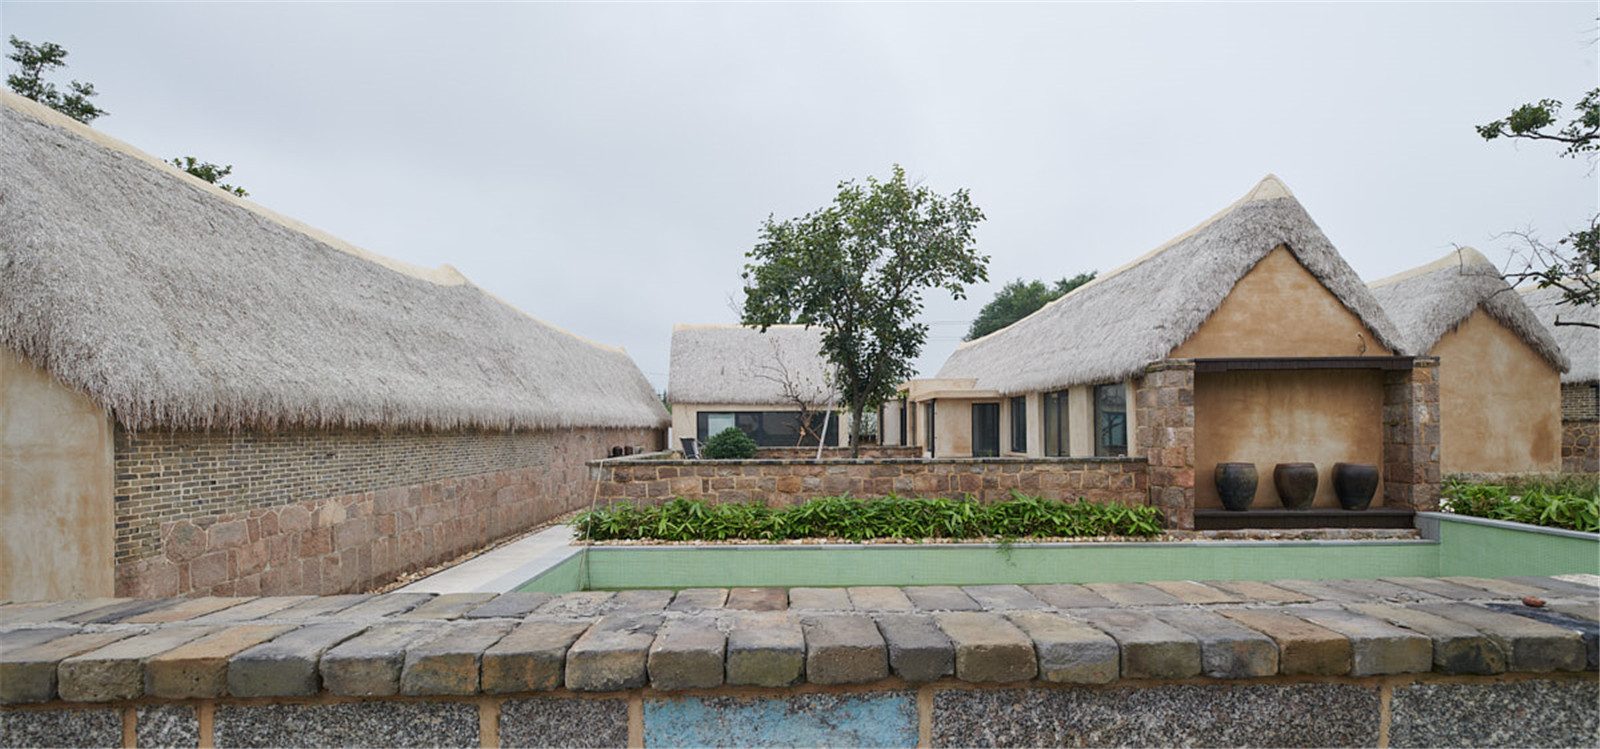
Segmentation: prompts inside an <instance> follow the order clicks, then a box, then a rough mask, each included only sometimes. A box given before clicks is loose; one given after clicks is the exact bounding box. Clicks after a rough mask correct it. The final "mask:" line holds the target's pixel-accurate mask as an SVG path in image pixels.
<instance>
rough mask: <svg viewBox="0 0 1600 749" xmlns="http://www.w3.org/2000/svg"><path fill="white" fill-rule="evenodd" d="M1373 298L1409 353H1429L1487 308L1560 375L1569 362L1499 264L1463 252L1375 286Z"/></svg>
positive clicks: (1447, 256) (1566, 368) (1373, 283)
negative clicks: (1392, 323) (1451, 333)
mask: <svg viewBox="0 0 1600 749" xmlns="http://www.w3.org/2000/svg"><path fill="white" fill-rule="evenodd" d="M1371 286H1372V293H1373V295H1374V296H1376V297H1377V298H1378V303H1379V304H1382V305H1383V309H1384V312H1386V313H1388V315H1389V319H1390V320H1392V321H1394V323H1395V325H1396V326H1397V327H1399V328H1400V333H1401V335H1403V336H1405V339H1406V344H1407V350H1408V351H1411V352H1413V353H1415V354H1417V355H1424V354H1427V353H1428V352H1429V351H1432V350H1433V347H1434V346H1435V345H1436V344H1438V343H1439V339H1441V338H1443V337H1444V336H1445V334H1447V333H1450V332H1452V331H1454V330H1455V329H1456V328H1459V327H1460V326H1461V324H1462V323H1464V322H1466V321H1467V318H1469V317H1471V316H1472V313H1473V312H1476V311H1478V310H1479V309H1482V310H1483V311H1484V312H1485V313H1486V314H1488V315H1489V317H1491V318H1493V319H1494V320H1495V322H1498V323H1500V324H1501V325H1503V326H1505V327H1506V329H1507V330H1510V331H1511V332H1512V333H1515V334H1516V336H1517V337H1518V338H1520V339H1521V340H1522V342H1523V343H1526V344H1527V345H1528V347H1529V348H1531V349H1533V350H1534V351H1536V352H1538V354H1539V356H1540V357H1541V358H1543V359H1544V360H1545V362H1547V363H1548V364H1549V365H1550V366H1551V367H1553V368H1555V369H1556V371H1558V372H1565V371H1567V370H1568V369H1569V368H1570V363H1569V362H1568V360H1567V357H1566V355H1565V354H1563V353H1561V347H1560V346H1559V345H1558V344H1557V343H1556V339H1555V337H1554V336H1552V335H1551V334H1550V331H1549V330H1548V329H1546V328H1545V326H1544V325H1543V324H1542V323H1540V322H1539V318H1538V317H1537V316H1535V315H1534V313H1533V311H1532V310H1531V309H1529V308H1528V305H1527V304H1526V303H1525V302H1524V301H1523V298H1522V295H1520V294H1517V293H1516V292H1515V291H1513V290H1512V288H1511V285H1510V284H1508V283H1506V280H1505V278H1503V277H1502V276H1501V275H1500V269H1499V268H1496V267H1495V265H1494V263H1491V262H1489V259H1488V258H1486V257H1484V256H1483V255H1482V254H1481V253H1479V252H1478V251H1477V250H1474V249H1472V248H1471V247H1463V248H1461V249H1458V250H1455V251H1452V252H1451V253H1449V254H1447V255H1445V256H1444V257H1441V258H1439V259H1438V260H1435V261H1433V262H1431V263H1428V264H1426V265H1422V266H1418V267H1416V268H1412V269H1411V270H1408V271H1404V272H1402V273H1398V274H1396V275H1393V276H1390V277H1388V278H1382V279H1379V280H1377V281H1373V282H1372V284H1371Z"/></svg>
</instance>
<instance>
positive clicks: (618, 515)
mask: <svg viewBox="0 0 1600 749" xmlns="http://www.w3.org/2000/svg"><path fill="white" fill-rule="evenodd" d="M572 526H573V527H574V528H575V529H577V531H578V537H579V538H581V539H587V540H594V541H607V540H613V539H646V538H648V539H656V540H660V541H689V540H706V541H725V540H728V539H745V540H753V541H781V540H785V539H797V538H843V539H848V540H851V541H866V540H870V539H875V538H894V539H922V538H946V539H960V538H1001V539H1015V538H1071V537H1083V536H1145V537H1149V536H1156V535H1159V534H1160V533H1161V512H1160V511H1159V510H1157V509H1155V508H1153V507H1129V506H1126V505H1120V504H1099V503H1096V502H1086V501H1082V500H1079V501H1077V502H1058V501H1054V500H1047V499H1042V498H1040V497H1032V496H1028V495H1025V494H1022V493H1020V492H1015V491H1013V492H1012V498H1011V499H1010V500H1007V501H1004V502H995V503H993V504H981V503H978V502H974V501H972V500H970V499H967V500H955V499H939V498H926V497H897V496H894V495H890V496H888V497H884V498H882V499H867V500H861V499H855V498H852V497H816V498H814V499H810V500H808V501H806V502H804V503H802V504H799V505H796V506H794V507H787V508H783V509H778V510H774V509H770V508H768V507H766V506H765V505H763V504H761V503H759V502H730V503H726V504H720V505H712V504H707V503H706V502H705V501H704V500H698V499H684V498H682V497H679V498H676V499H673V500H671V501H668V502H666V503H665V504H662V505H660V506H644V507H640V506H636V505H634V504H632V503H620V504H615V505H612V506H610V507H607V508H603V509H596V510H591V511H588V512H583V513H580V514H579V515H578V516H577V517H576V518H574V519H573V520H572Z"/></svg>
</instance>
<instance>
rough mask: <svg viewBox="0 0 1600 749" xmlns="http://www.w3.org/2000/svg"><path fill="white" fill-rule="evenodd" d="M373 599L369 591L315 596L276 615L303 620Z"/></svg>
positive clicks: (339, 611) (332, 612)
mask: <svg viewBox="0 0 1600 749" xmlns="http://www.w3.org/2000/svg"><path fill="white" fill-rule="evenodd" d="M372 599H373V595H372V594H371V593H344V594H341V595H336V596H317V597H316V598H312V599H309V600H307V601H305V602H303V603H300V604H296V605H294V606H291V607H289V608H286V609H283V610H282V611H279V612H278V617H279V618H283V619H294V620H296V621H305V620H307V619H315V618H317V617H319V616H332V615H334V614H340V613H342V612H346V611H348V610H350V609H353V608H355V607H356V606H359V605H361V604H363V603H366V602H367V601H370V600H372Z"/></svg>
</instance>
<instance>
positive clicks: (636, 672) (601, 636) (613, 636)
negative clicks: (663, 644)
mask: <svg viewBox="0 0 1600 749" xmlns="http://www.w3.org/2000/svg"><path fill="white" fill-rule="evenodd" d="M661 621H662V618H661V615H660V614H610V615H607V616H604V617H601V618H600V621H598V622H595V624H594V626H592V627H590V628H589V630H588V631H586V632H584V633H583V636H582V637H579V638H578V641H577V642H574V643H572V647H571V648H570V649H569V650H567V673H566V683H567V688H568V689H570V690H572V691H574V692H615V691H619V690H623V689H633V688H635V687H642V686H644V685H645V683H646V682H647V681H649V673H648V671H647V670H646V665H647V661H648V658H649V655H650V645H651V643H653V642H654V641H655V639H656V630H658V629H660V628H661Z"/></svg>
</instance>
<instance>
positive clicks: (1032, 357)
mask: <svg viewBox="0 0 1600 749" xmlns="http://www.w3.org/2000/svg"><path fill="white" fill-rule="evenodd" d="M1280 245H1282V246H1285V247H1287V248H1288V250H1289V252H1290V253H1292V254H1293V255H1294V257H1295V259H1297V260H1298V261H1299V262H1300V264H1301V265H1303V266H1305V268H1306V269H1307V270H1308V271H1310V272H1311V274H1312V275H1313V276H1315V277H1316V278H1317V280H1319V281H1320V282H1321V283H1322V285H1323V286H1325V287H1326V288H1327V289H1328V291H1329V292H1331V293H1332V294H1333V295H1334V296H1335V297H1337V298H1338V299H1339V301H1340V302H1341V303H1342V304H1343V305H1344V306H1345V308H1347V309H1349V310H1350V311H1351V312H1352V313H1353V314H1355V316H1356V317H1357V318H1359V319H1360V320H1361V322H1362V323H1363V324H1364V325H1366V326H1367V328H1369V329H1370V330H1372V332H1373V334H1374V335H1375V336H1376V337H1377V339H1378V342H1379V343H1382V344H1383V345H1384V346H1385V347H1388V348H1389V349H1391V350H1396V349H1399V348H1401V346H1400V335H1399V333H1398V331H1396V329H1395V328H1394V326H1393V325H1392V324H1391V323H1390V322H1389V319H1388V318H1387V317H1385V316H1384V314H1383V310H1382V309H1381V308H1380V307H1379V306H1378V302H1377V300H1375V299H1373V298H1372V294H1371V293H1370V292H1369V291H1368V290H1367V287H1366V284H1364V283H1362V282H1361V279H1360V278H1359V277H1358V276H1357V275H1356V273H1355V271H1353V270H1351V269H1350V266H1349V265H1347V264H1346V263H1345V261H1344V258H1342V257H1340V255H1339V253H1338V251H1337V250H1335V249H1334V247H1333V245H1332V243H1330V242H1329V241H1328V238H1327V237H1326V236H1323V234H1322V230H1321V229H1319V228H1317V225H1316V223H1315V222H1313V221H1312V220H1311V217H1310V216H1308V215H1307V214H1306V212H1305V209H1304V208H1302V207H1301V206H1300V202H1299V201H1298V200H1296V199H1295V198H1294V195H1293V194H1292V193H1290V192H1289V188H1287V187H1285V186H1284V184H1283V183H1282V182H1280V181H1279V180H1278V178H1277V177H1274V176H1271V175H1268V176H1267V177H1266V178H1265V179H1263V180H1261V182H1260V183H1259V184H1257V185H1256V186H1255V188H1254V189H1252V190H1251V191H1250V192H1249V193H1248V194H1247V195H1245V196H1244V197H1243V198H1241V199H1240V200H1239V201H1238V202H1236V203H1234V204H1233V205H1231V206H1229V207H1228V208H1226V209H1224V210H1223V211H1222V212H1221V213H1218V214H1217V215H1215V216H1212V217H1211V218H1210V219H1207V220H1206V221H1205V222H1204V223H1202V224H1200V225H1199V226H1197V227H1195V228H1194V229H1191V230H1189V231H1188V232H1185V233H1184V234H1183V235H1181V236H1179V237H1178V238H1176V239H1174V240H1172V241H1170V242H1168V243H1167V244H1165V245H1162V246H1161V247H1159V248H1157V249H1156V250H1154V251H1152V252H1150V253H1148V254H1146V255H1145V256H1143V257H1141V258H1139V259H1137V260H1134V261H1133V262H1132V263H1129V264H1127V265H1125V266H1123V267H1121V268H1118V269H1116V270H1114V271H1112V272H1110V273H1107V274H1105V275H1103V276H1100V277H1099V278H1096V279H1095V280H1093V281H1091V282H1089V283H1087V284H1084V285H1083V286H1080V287H1078V288H1077V289H1075V290H1073V291H1072V293H1070V294H1067V295H1066V296H1063V297H1061V298H1059V299H1057V300H1055V301H1053V302H1051V303H1049V304H1047V305H1045V306H1044V307H1043V308H1041V309H1040V310H1038V311H1037V312H1034V313H1033V314H1032V315H1029V316H1028V317H1025V318H1023V319H1022V320H1019V321H1017V322H1016V323H1013V324H1012V325H1010V326H1008V327H1006V328H1002V329H1001V330H998V331H995V332H994V333H991V334H989V335H987V336H984V337H983V338H979V339H978V340H975V341H971V342H968V343H964V344H962V345H961V346H960V347H959V348H957V349H956V351H955V353H954V354H952V355H951V356H950V359H949V360H947V361H946V362H945V364H944V367H943V368H942V369H940V370H939V374H938V376H939V377H940V378H946V377H969V378H977V380H978V384H977V387H978V388H980V389H986V390H996V391H999V392H1000V393H1002V394H1007V395H1009V394H1015V393H1023V392H1030V391H1037V390H1053V389H1056V388H1061V387H1066V386H1069V385H1078V384H1088V383H1095V382H1110V381H1115V380H1121V379H1125V378H1127V377H1130V376H1132V375H1135V374H1138V373H1142V372H1143V371H1144V368H1145V367H1146V366H1147V365H1149V364H1150V363H1152V362H1155V361H1159V360H1161V359H1163V358H1166V357H1167V355H1168V354H1169V353H1170V352H1171V351H1172V350H1173V349H1174V348H1177V347H1178V345H1179V344H1182V343H1183V342H1184V341H1185V340H1188V338H1189V337H1190V336H1192V335H1194V333H1195V331H1196V330H1198V329H1199V328H1200V325H1201V323H1204V322H1205V321H1206V319H1207V318H1209V317H1210V316H1211V313H1212V312H1215V311H1216V309H1217V307H1218V306H1220V305H1221V304H1222V301H1223V300H1224V299H1225V298H1227V296H1228V294H1230V293H1232V291H1233V286H1234V284H1236V283H1238V281H1239V279H1241V278H1243V277H1244V276H1245V274H1247V273H1249V272H1250V270H1251V269H1252V268H1254V267H1255V265H1256V263H1258V262H1260V261H1261V259H1262V258H1264V257H1266V256H1267V254H1269V253H1270V252H1272V250H1273V249H1275V248H1277V247H1278V246H1280Z"/></svg>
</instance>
